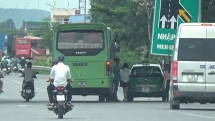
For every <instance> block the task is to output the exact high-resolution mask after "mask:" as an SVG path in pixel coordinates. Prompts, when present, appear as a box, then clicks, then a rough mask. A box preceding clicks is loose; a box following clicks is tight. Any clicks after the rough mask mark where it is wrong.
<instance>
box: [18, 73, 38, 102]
mask: <svg viewBox="0 0 215 121" xmlns="http://www.w3.org/2000/svg"><path fill="white" fill-rule="evenodd" d="M36 74H39V72H36ZM22 77H24V76H23V75H22ZM33 78H35V79H36V78H37V77H36V76H34V77H33ZM33 89H34V80H33V81H32V80H25V82H23V84H22V91H21V96H22V97H23V98H24V99H25V101H26V102H29V100H31V99H32V98H33V97H34V96H35V92H34V90H33Z"/></svg>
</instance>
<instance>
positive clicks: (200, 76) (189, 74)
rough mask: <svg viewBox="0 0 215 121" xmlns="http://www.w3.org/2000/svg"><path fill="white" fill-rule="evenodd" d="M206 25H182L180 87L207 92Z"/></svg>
mask: <svg viewBox="0 0 215 121" xmlns="http://www.w3.org/2000/svg"><path fill="white" fill-rule="evenodd" d="M205 38H206V27H205V26H182V28H181V30H180V34H179V40H178V43H177V44H178V57H177V61H178V62H177V63H178V65H177V67H178V70H177V71H178V72H177V74H178V80H177V81H178V89H179V91H188V92H205V68H206V67H205V66H206V63H205V49H207V47H205V43H204V40H205Z"/></svg>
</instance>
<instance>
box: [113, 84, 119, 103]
mask: <svg viewBox="0 0 215 121" xmlns="http://www.w3.org/2000/svg"><path fill="white" fill-rule="evenodd" d="M118 87H119V81H114V99H113V100H118V96H117V91H118Z"/></svg>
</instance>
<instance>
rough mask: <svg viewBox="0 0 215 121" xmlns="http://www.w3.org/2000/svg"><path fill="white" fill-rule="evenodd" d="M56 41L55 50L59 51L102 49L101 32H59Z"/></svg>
mask: <svg viewBox="0 0 215 121" xmlns="http://www.w3.org/2000/svg"><path fill="white" fill-rule="evenodd" d="M57 41H58V44H57V48H58V49H60V50H63V49H102V48H104V35H103V32H102V31H92V30H91V31H86V30H85V31H61V32H58V37H57Z"/></svg>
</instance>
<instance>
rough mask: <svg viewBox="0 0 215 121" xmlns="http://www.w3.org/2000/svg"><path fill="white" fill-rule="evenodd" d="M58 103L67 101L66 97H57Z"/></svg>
mask: <svg viewBox="0 0 215 121" xmlns="http://www.w3.org/2000/svg"><path fill="white" fill-rule="evenodd" d="M57 101H65V96H64V95H57Z"/></svg>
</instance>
